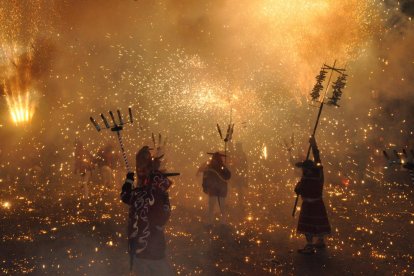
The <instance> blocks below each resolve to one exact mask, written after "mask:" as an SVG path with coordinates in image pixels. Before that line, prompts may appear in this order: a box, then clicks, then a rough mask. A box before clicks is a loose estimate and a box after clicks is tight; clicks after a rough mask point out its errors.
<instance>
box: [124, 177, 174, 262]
mask: <svg viewBox="0 0 414 276" xmlns="http://www.w3.org/2000/svg"><path fill="white" fill-rule="evenodd" d="M143 182H144V185H141V186H139V187H137V188H135V189H133V188H132V181H128V180H127V181H126V182H125V184H124V185H123V187H122V193H121V200H122V201H123V202H124V203H126V204H128V205H130V208H129V220H128V251H129V253H130V255H131V256H137V257H139V258H144V259H152V260H159V259H162V258H164V257H165V249H166V241H165V236H164V226H165V224H166V223H167V221H168V219H169V218H170V202H169V195H168V192H167V190H168V188H169V186H170V181H169V180H168V178H166V177H164V176H163V175H162V174H161V173H160V172H159V171H156V172H154V173H152V174H151V175H150V176H149V177H148V178H146V179H145V180H144V181H143Z"/></svg>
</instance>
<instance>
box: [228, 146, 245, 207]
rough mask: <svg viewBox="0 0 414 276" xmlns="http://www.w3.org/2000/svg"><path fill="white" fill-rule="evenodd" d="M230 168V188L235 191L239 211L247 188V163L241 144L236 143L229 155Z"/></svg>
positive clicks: (242, 205)
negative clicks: (231, 174)
mask: <svg viewBox="0 0 414 276" xmlns="http://www.w3.org/2000/svg"><path fill="white" fill-rule="evenodd" d="M231 168H232V171H233V177H232V186H234V187H235V188H236V190H237V201H238V205H239V207H240V208H241V209H243V208H244V202H245V190H246V189H247V186H248V170H249V168H248V163H247V155H246V153H245V152H244V151H243V146H242V143H240V142H238V143H236V146H235V149H234V151H233V153H232V155H231Z"/></svg>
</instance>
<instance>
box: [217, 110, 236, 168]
mask: <svg viewBox="0 0 414 276" xmlns="http://www.w3.org/2000/svg"><path fill="white" fill-rule="evenodd" d="M230 114H231V111H230ZM217 131H218V133H219V135H220V139H221V140H223V142H224V163H226V162H227V143H228V142H230V141H231V139H232V138H233V131H234V124H233V123H232V121H231V116H230V123H229V124H228V125H227V131H226V136H224V137H223V132H222V131H221V128H220V125H219V124H217Z"/></svg>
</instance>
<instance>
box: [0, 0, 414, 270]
mask: <svg viewBox="0 0 414 276" xmlns="http://www.w3.org/2000/svg"><path fill="white" fill-rule="evenodd" d="M413 17H414V3H413V1H411V0H403V1H394V0H386V1H385V0H362V1H361V0H360V1H358V0H348V1H340V0H315V1H300V0H291V1H283V0H257V1H248V0H226V1H216V0H207V1H190V0H160V1H142V0H125V1H117V0H105V1H104V0H90V1H82V0H31V1H19V0H9V1H2V2H1V3H0V23H1V25H0V29H1V32H0V68H1V69H2V70H1V71H0V96H1V97H0V141H1V143H0V223H1V224H2V225H4V234H3V237H2V240H1V241H0V242H1V243H2V245H1V247H2V248H6V250H5V251H3V252H2V253H0V269H1V270H0V271H1V273H4V274H11V275H16V274H22V273H32V274H35V275H37V274H39V275H41V274H44V273H49V274H60V273H62V274H63V273H66V274H74V275H77V274H87V275H93V274H96V273H100V274H102V275H114V274H117V273H119V274H122V275H127V274H128V260H127V259H128V256H127V254H126V247H125V245H126V233H125V231H124V230H125V228H126V216H127V209H126V207H125V206H123V204H122V203H120V202H119V192H120V188H121V186H122V184H123V181H124V179H125V174H126V171H125V168H123V166H122V163H121V162H120V161H122V159H121V155H120V152H119V149H118V145H117V144H116V143H115V142H116V140H115V137H114V136H113V135H111V133H110V132H108V133H107V134H103V133H102V132H97V131H96V130H94V128H93V127H92V126H91V124H90V123H89V117H90V116H93V117H94V118H98V116H99V114H100V113H101V112H103V113H105V114H107V112H108V111H109V110H118V109H119V110H121V111H122V112H126V111H127V110H128V107H132V110H133V116H134V124H131V125H129V126H128V127H126V128H125V129H124V130H123V133H122V135H123V143H124V146H125V150H126V155H127V157H128V160H130V162H131V161H132V160H135V154H136V153H137V151H138V150H139V148H141V147H142V146H143V145H149V146H150V147H153V143H154V144H155V142H154V141H153V140H152V134H153V133H155V134H157V135H158V133H160V140H161V136H162V138H163V139H162V143H161V142H160V143H158V142H157V141H156V142H157V144H159V145H163V147H165V148H163V151H162V152H163V153H164V154H165V157H164V159H165V160H164V164H163V166H165V168H166V169H167V170H168V171H174V172H175V171H179V172H180V173H181V175H180V176H179V177H175V178H174V179H173V180H174V184H173V186H172V187H171V190H170V198H171V204H172V215H171V219H170V221H169V223H168V224H167V227H166V236H167V241H168V242H167V247H168V250H169V252H168V256H169V260H170V263H171V264H172V266H173V269H174V270H175V271H176V272H177V273H180V274H182V275H198V274H200V275H220V274H222V275H239V274H242V275H262V274H263V275H267V274H277V275H279V274H288V275H289V274H302V275H304V274H308V275H310V274H312V273H314V272H315V273H316V272H317V273H318V274H323V273H326V274H332V273H333V272H335V273H341V274H359V273H365V274H370V273H378V274H390V273H395V274H404V273H412V272H413V268H412V264H411V262H412V258H413V257H414V255H413V247H412V244H413V242H414V240H413V239H412V237H411V236H409V235H408V233H410V231H411V232H412V231H413V230H414V229H413V227H414V224H413V220H414V217H413V212H414V211H413V210H414V209H413V208H414V204H413V200H414V192H413V186H412V185H411V184H410V175H409V172H408V171H407V170H406V169H404V168H403V167H402V165H401V166H398V165H395V164H397V163H398V162H394V163H393V166H389V165H390V164H388V163H387V161H386V160H385V159H384V158H383V156H382V151H383V150H387V151H389V152H392V151H393V150H394V149H395V150H398V152H402V149H403V148H404V149H405V150H406V153H407V155H406V156H407V157H404V155H403V154H400V155H398V154H397V155H398V156H400V157H401V158H403V159H404V158H406V159H407V160H408V161H410V160H409V158H410V156H411V155H410V149H414V136H413V135H414V129H413V125H414V119H413V116H412V110H413V108H414V101H413V97H412V93H413V87H414V77H413V76H414V51H412V46H413V44H414V26H413V21H412V20H413ZM335 61H336V62H337V63H336V65H337V66H338V67H339V68H345V69H346V73H347V74H348V76H347V84H346V87H345V88H344V94H343V95H342V99H341V102H340V108H339V109H337V108H326V109H325V110H324V111H323V113H322V116H321V118H320V123H319V126H318V132H317V135H316V136H317V141H318V145H319V148H320V151H321V156H322V162H323V165H324V170H325V188H324V189H325V192H324V197H325V201H326V202H325V203H326V207H327V209H328V215H329V217H330V220H331V224H332V228H333V229H332V230H333V231H332V235H331V236H330V237H329V238H328V240H327V245H328V248H327V250H326V252H325V253H324V255H316V256H311V258H312V259H311V261H309V258H308V259H306V258H301V257H298V256H297V253H296V249H297V247H298V246H300V245H301V243H302V241H303V239H302V237H301V236H300V235H299V234H298V233H296V230H295V229H296V228H295V227H296V224H295V223H296V221H295V219H292V218H291V215H290V213H291V208H292V204H293V200H294V198H295V194H294V192H293V189H294V186H295V184H296V182H297V181H298V180H299V177H300V173H298V171H297V169H295V168H294V166H293V164H295V163H296V162H298V161H303V159H304V158H305V156H306V152H307V149H308V146H309V144H308V138H309V134H310V133H311V132H312V128H313V124H314V119H315V117H316V116H317V112H318V109H317V108H315V107H314V106H313V104H312V102H311V101H310V100H311V99H310V93H311V91H312V88H313V86H314V85H315V76H316V75H317V74H318V73H319V70H320V68H321V66H323V64H333V63H334V62H335ZM329 93H332V89H329V90H328V94H329ZM233 123H234V134H233V137H232V142H231V143H229V145H227V146H228V150H229V156H230V157H229V160H231V154H232V152H233V151H235V150H236V148H237V146H238V145H242V148H243V150H244V152H245V153H246V156H247V157H246V158H247V162H248V164H249V166H248V174H249V180H248V182H249V186H248V189H246V190H245V191H242V190H239V189H238V186H237V184H235V183H232V182H231V180H230V183H229V192H228V193H229V195H228V201H227V204H228V212H229V216H230V218H229V224H230V229H231V230H230V231H229V232H228V233H227V232H226V233H225V234H223V233H221V232H220V233H218V232H216V231H215V229H213V230H211V229H210V230H211V231H209V230H206V228H205V225H204V223H205V214H206V212H207V203H206V200H207V196H206V195H205V194H204V193H203V192H202V188H201V176H200V175H199V173H197V171H198V170H199V169H200V168H202V167H203V164H204V163H205V162H206V161H208V160H209V157H210V156H209V155H208V154H207V152H214V151H216V150H222V149H223V140H221V139H220V137H218V135H217V129H216V125H217V124H219V125H220V126H225V127H223V132H226V128H227V125H228V124H233ZM157 135H155V136H156V138H157V139H158V136H157ZM157 139H155V140H157ZM154 148H156V147H154ZM104 152H105V154H109V153H110V154H112V155H113V156H114V157H113V158H114V160H116V161H114V162H113V163H114V164H111V166H112V165H113V168H112V170H110V171H108V170H106V169H102V166H101V163H102V156H104V155H105V154H104ZM157 154H158V153H157ZM392 156H393V155H392ZM89 160H93V162H91V163H93V164H94V165H93V166H94V169H93V170H92V172H91V174H90V175H88V176H87V177H86V176H85V175H83V176H82V177H81V176H80V175H79V174H78V173H76V172H75V171H76V169H74V168H75V167H76V165H74V164H75V163H76V162H78V163H79V164H84V163H87V162H89ZM404 160H405V159H404ZM82 162H84V163H82ZM100 162H101V163H100ZM229 162H231V161H229ZM131 167H133V168H134V167H135V166H134V165H133V164H131ZM384 167H387V169H384ZM85 179H86V180H85ZM108 179H110V180H108ZM85 181H86V182H88V183H89V184H88V183H87V184H86V185H85V183H84V182H85ZM108 183H110V184H108ZM85 194H88V199H85V197H86V196H85ZM240 198H244V203H245V205H243V206H242V207H240V206H239V205H238V201H239V199H240ZM190 226H191V227H190ZM395 227H397V228H398V229H397V228H395ZM221 235H226V236H225V237H223V236H221ZM313 257H315V258H313Z"/></svg>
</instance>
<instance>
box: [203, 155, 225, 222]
mask: <svg viewBox="0 0 414 276" xmlns="http://www.w3.org/2000/svg"><path fill="white" fill-rule="evenodd" d="M223 156H224V155H222V154H220V153H219V152H215V153H213V156H212V158H211V161H210V164H208V165H207V167H206V168H205V170H204V172H203V184H202V186H203V192H204V193H206V194H208V196H209V201H208V202H209V203H208V224H209V225H211V224H212V223H213V220H214V208H215V205H216V201H217V203H218V205H219V208H220V210H221V223H223V224H224V223H225V217H226V213H225V211H226V208H225V198H226V196H227V180H229V179H230V177H231V173H230V171H229V169H228V168H227V167H226V166H225V165H224V162H223V158H222V157H223Z"/></svg>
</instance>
